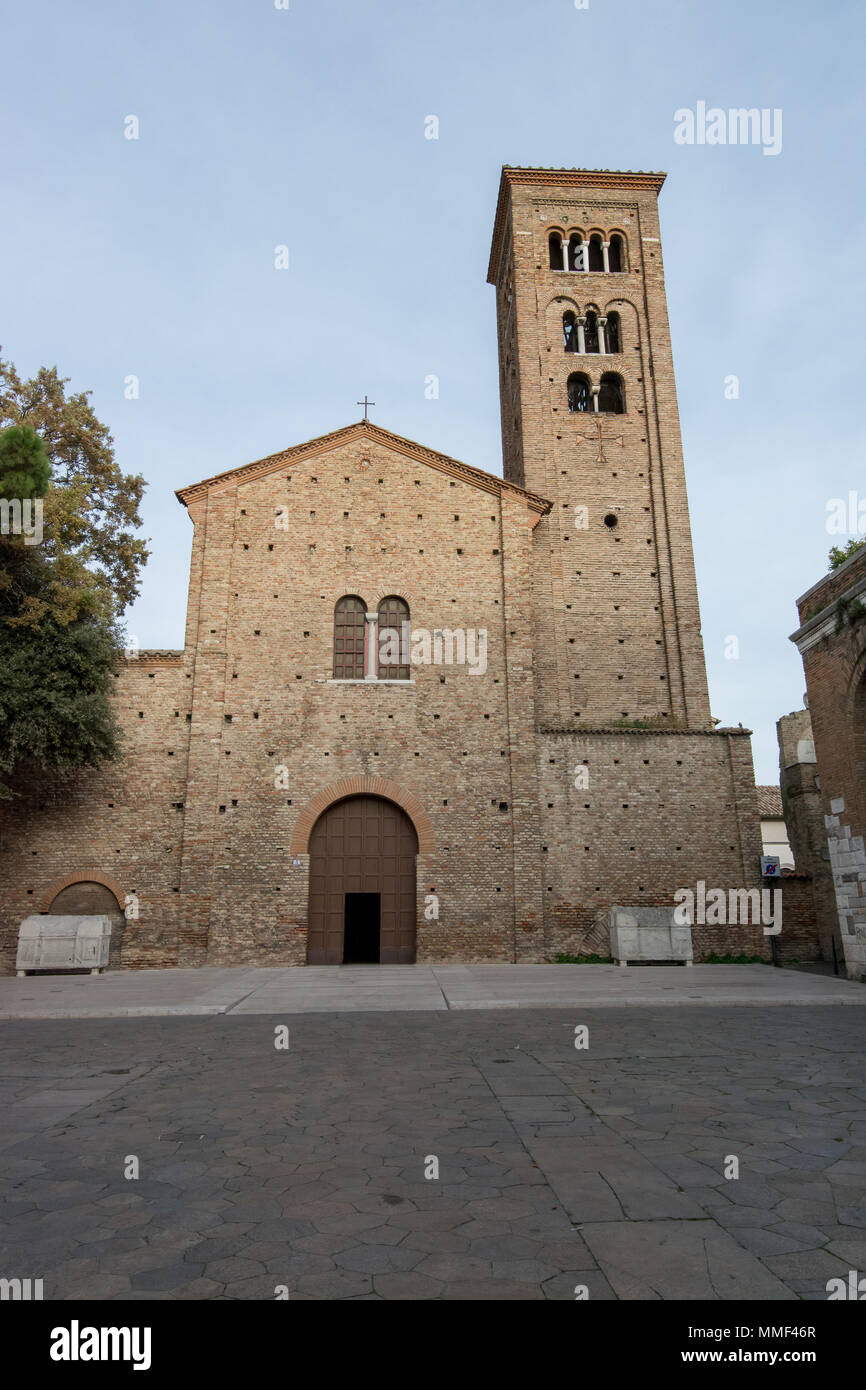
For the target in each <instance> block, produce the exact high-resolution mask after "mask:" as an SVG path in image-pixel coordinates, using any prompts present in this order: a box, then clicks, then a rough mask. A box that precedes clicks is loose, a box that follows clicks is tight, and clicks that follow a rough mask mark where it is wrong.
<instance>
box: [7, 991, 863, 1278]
mask: <svg viewBox="0 0 866 1390" xmlns="http://www.w3.org/2000/svg"><path fill="white" fill-rule="evenodd" d="M595 968H596V967H593V969H595ZM597 968H598V969H603V967H597ZM757 969H759V970H760V969H762V967H757ZM586 970H587V971H588V972H589V973H591V971H590V968H588V967H587V968H586ZM696 971H697V967H695V972H696ZM620 973H621V974H622V975H626V974H627V973H630V972H626V971H622V972H620ZM634 973H635V974H637V973H638V972H634ZM641 973H644V974H647V975H648V974H650V973H651V972H648V971H647V972H641ZM681 973H682V975H683V976H685V975H686V974H692V973H693V972H686V971H682V972H681ZM772 973H773V974H775V975H780V974H783V973H785V972H772ZM804 978H805V977H804ZM15 983H16V984H17V985H20V986H25V987H28V988H29V987H30V986H31V984H32V982H31V981H30V980H29V979H25V980H20V981H16V982H15ZM38 983H40V984H43V983H44V981H39V982H38ZM832 983H833V984H834V985H835V984H837V983H838V982H832ZM94 984H97V985H98V984H99V981H98V980H96V981H94ZM846 987H847V986H846ZM280 1029H287V1030H288V1037H287V1039H286V1038H285V1036H284V1035H281V1034H280V1032H279V1031H278V1030H280ZM582 1029H586V1030H587V1033H586V1034H584V1033H583V1032H582V1031H580V1030H582ZM576 1030H578V1031H577V1032H576ZM0 1037H2V1042H3V1057H4V1062H3V1066H2V1074H3V1080H2V1082H0V1102H2V1117H3V1124H2V1129H0V1277H3V1278H7V1279H9V1278H42V1279H43V1280H44V1294H45V1297H46V1299H68V1300H74V1299H84V1300H91V1299H118V1300H129V1299H133V1300H147V1299H217V1300H219V1299H231V1300H234V1299H274V1298H275V1297H277V1296H278V1295H279V1294H280V1293H281V1292H282V1293H287V1294H288V1296H289V1297H290V1299H293V1300H298V1299H300V1300H309V1299H341V1300H342V1299H390V1300H400V1299H445V1300H452V1299H479V1300H481V1299H483V1300H499V1299H515V1300H523V1299H533V1300H534V1299H557V1300H573V1299H575V1298H576V1297H583V1296H584V1295H585V1296H588V1298H589V1299H590V1301H592V1300H596V1299H624V1300H627V1299H641V1300H644V1299H667V1300H678V1299H703V1300H728V1299H745V1300H761V1301H764V1300H773V1301H774V1300H798V1299H807V1300H810V1299H826V1297H827V1288H826V1285H827V1281H828V1280H829V1279H831V1278H835V1277H841V1278H843V1279H847V1277H848V1273H849V1270H852V1269H853V1270H858V1271H860V1272H861V1273H863V1272H864V1271H866V1068H864V1061H863V1058H864V1054H866V1047H864V1044H866V1012H864V1010H863V1009H860V1008H840V1007H837V1006H836V1005H835V1004H833V1003H829V1004H828V1003H820V1002H813V1003H810V1004H806V1005H804V1004H788V1003H784V1002H781V1001H780V1000H777V1001H776V1003H775V1005H774V1006H773V1007H762V1006H760V1005H758V1004H756V1005H755V1006H753V1007H735V1006H728V1005H724V1004H717V1005H716V1006H715V1007H711V1008H708V1007H706V1006H705V1005H704V1004H698V1003H688V1002H681V1003H679V1004H677V1005H676V1006H671V1005H667V1004H664V1003H661V1004H651V1003H644V1004H643V1005H642V1006H641V1007H638V1008H635V1007H631V1006H627V1005H624V1004H622V1003H619V1004H608V1005H606V1006H603V1007H602V1006H599V1005H598V1004H597V1003H596V1004H595V1005H594V1006H592V1007H582V1006H581V1005H580V1004H579V1003H578V1004H575V1005H573V1006H568V1005H567V1004H566V1003H565V1002H561V1003H560V1005H559V1007H556V1008H537V1007H521V1008H513V1007H512V1008H502V1007H499V1008H497V1007H492V1006H491V1005H490V1004H489V1003H488V1005H487V1006H486V1007H483V1008H475V1009H472V1008H463V1009H459V1008H456V1009H455V1008H453V1007H452V1008H450V1009H449V1008H447V1007H446V1008H440V1007H437V1008H427V1009H424V1008H421V1007H415V1008H410V1009H391V1010H382V1009H381V1008H380V1009H379V1010H378V1011H377V1010H375V1009H374V1008H370V1007H367V1008H366V1009H358V1010H355V1011H349V1010H347V1011H344V1012H340V1013H337V1012H326V1011H324V1010H319V1011H312V1012H304V1013H301V1012H297V1011H295V1012H292V1011H288V1010H279V1009H276V1008H273V1010H272V1012H271V1013H270V1014H268V1013H263V1012H258V1013H253V1014H249V1013H243V1012H240V1013H239V1012H237V1011H235V1012H233V1013H228V1014H227V1013H221V1014H216V1015H213V1014H212V1015H209V1016H199V1017H171V1016H169V1017H162V1018H151V1017H127V1018H78V1019H71V1018H60V1019H15V1020H7V1021H5V1022H3V1023H2V1025H0ZM283 1041H287V1043H288V1046H287V1047H281V1046H278V1045H277V1044H279V1043H281V1042H283ZM576 1042H577V1043H578V1044H581V1045H580V1046H575V1043H576ZM583 1044H586V1045H583ZM135 1171H137V1172H138V1176H137V1177H135V1176H127V1174H131V1173H134V1172H135ZM735 1171H738V1176H733V1173H734V1172H735Z"/></svg>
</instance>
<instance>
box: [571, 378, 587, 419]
mask: <svg viewBox="0 0 866 1390" xmlns="http://www.w3.org/2000/svg"><path fill="white" fill-rule="evenodd" d="M567 389H568V409H569V411H570V412H571V414H572V415H575V414H583V413H585V412H588V411H591V410H592V388H591V386H590V384H589V377H588V376H586V375H585V374H584V373H583V372H572V374H571V376H570V377H569V378H568V382H567Z"/></svg>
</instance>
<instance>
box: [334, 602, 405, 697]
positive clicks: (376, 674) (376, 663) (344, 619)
mask: <svg viewBox="0 0 866 1390" xmlns="http://www.w3.org/2000/svg"><path fill="white" fill-rule="evenodd" d="M409 617H410V615H409V605H408V603H407V602H406V600H405V599H403V598H400V596H399V595H398V594H389V595H387V597H385V598H383V599H382V600H381V601H380V603H379V606H378V608H377V609H376V610H375V612H373V611H371V610H370V609H368V608H367V605H366V603H365V602H364V600H363V599H362V598H359V597H358V595H357V594H345V595H344V596H343V597H342V598H341V599H338V600H337V603H336V605H335V607H334V666H333V670H334V677H333V678H334V680H342V681H376V680H380V681H408V680H411V678H412V672H411V670H410V667H409V661H408V648H409Z"/></svg>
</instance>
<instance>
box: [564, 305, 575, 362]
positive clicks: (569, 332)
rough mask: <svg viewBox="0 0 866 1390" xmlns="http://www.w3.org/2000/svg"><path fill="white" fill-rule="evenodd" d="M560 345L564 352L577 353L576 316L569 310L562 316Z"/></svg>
mask: <svg viewBox="0 0 866 1390" xmlns="http://www.w3.org/2000/svg"><path fill="white" fill-rule="evenodd" d="M562 344H563V347H564V348H565V351H566V352H577V316H576V315H575V314H574V313H573V312H572V310H571V309H569V311H568V313H567V314H563V316H562Z"/></svg>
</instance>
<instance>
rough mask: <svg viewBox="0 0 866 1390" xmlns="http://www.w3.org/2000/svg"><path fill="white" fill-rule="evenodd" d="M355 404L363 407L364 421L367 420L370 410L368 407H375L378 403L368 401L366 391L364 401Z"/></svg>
mask: <svg viewBox="0 0 866 1390" xmlns="http://www.w3.org/2000/svg"><path fill="white" fill-rule="evenodd" d="M355 404H356V405H362V406H363V407H364V419H365V420H366V418H367V408H368V406H371V405H375V404H376V402H375V401H368V400H367V393H366V391H365V392H364V399H363V400H362V401H356V402H355Z"/></svg>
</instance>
